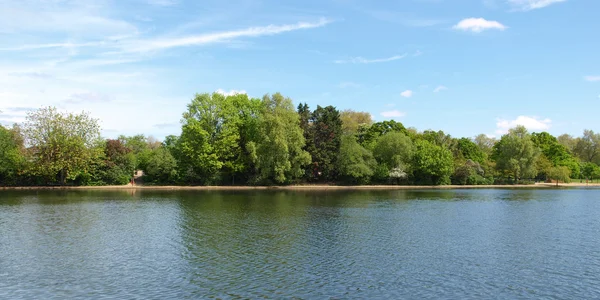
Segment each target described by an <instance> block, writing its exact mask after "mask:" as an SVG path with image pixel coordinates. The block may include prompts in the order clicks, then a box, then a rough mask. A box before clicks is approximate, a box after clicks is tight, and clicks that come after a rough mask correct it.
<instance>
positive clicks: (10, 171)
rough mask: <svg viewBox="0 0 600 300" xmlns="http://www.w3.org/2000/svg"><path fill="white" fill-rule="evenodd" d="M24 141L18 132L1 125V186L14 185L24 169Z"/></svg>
mask: <svg viewBox="0 0 600 300" xmlns="http://www.w3.org/2000/svg"><path fill="white" fill-rule="evenodd" d="M22 143H23V142H22V139H21V137H20V135H19V133H18V132H17V131H16V130H9V129H6V128H4V127H3V126H1V125H0V185H13V184H15V183H16V181H17V180H18V178H17V177H18V176H19V173H20V172H21V170H22V169H23V167H24V164H25V157H24V156H23V151H22V149H23V145H22Z"/></svg>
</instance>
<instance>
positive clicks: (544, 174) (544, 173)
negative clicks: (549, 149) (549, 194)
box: [535, 154, 555, 181]
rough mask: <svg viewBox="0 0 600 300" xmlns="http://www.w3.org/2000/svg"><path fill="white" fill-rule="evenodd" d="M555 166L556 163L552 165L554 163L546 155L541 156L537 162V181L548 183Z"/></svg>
mask: <svg viewBox="0 0 600 300" xmlns="http://www.w3.org/2000/svg"><path fill="white" fill-rule="evenodd" d="M554 166H555V165H554V163H552V161H550V160H549V159H548V158H547V157H546V155H544V154H541V155H540V156H539V157H538V159H537V161H536V162H535V168H536V170H537V177H536V179H540V180H543V181H546V180H547V179H548V174H549V173H550V169H552V167H554Z"/></svg>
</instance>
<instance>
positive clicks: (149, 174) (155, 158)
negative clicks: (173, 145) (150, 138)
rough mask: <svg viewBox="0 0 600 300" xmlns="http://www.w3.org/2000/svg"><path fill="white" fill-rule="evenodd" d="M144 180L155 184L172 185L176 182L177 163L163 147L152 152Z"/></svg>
mask: <svg viewBox="0 0 600 300" xmlns="http://www.w3.org/2000/svg"><path fill="white" fill-rule="evenodd" d="M144 179H145V180H147V181H149V182H153V183H157V184H173V183H176V182H177V161H176V160H175V158H174V157H173V155H172V154H171V152H170V151H169V150H168V149H167V148H166V147H164V146H161V147H158V148H156V149H154V150H152V152H151V154H150V156H149V158H148V163H147V166H146V169H144Z"/></svg>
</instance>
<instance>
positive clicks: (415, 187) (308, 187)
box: [0, 183, 600, 191]
mask: <svg viewBox="0 0 600 300" xmlns="http://www.w3.org/2000/svg"><path fill="white" fill-rule="evenodd" d="M557 187H558V188H569V187H590V188H593V187H600V183H590V184H585V183H561V184H559V185H558V186H556V184H555V183H536V184H527V185H525V184H517V185H436V186H431V185H348V186H345V185H287V186H148V185H135V186H132V185H130V184H128V185H106V186H21V187H16V186H15V187H0V190H182V191H183V190H190V191H193V190H199V191H202V190H205V191H218V190H221V191H246V190H247V191H249V190H284V191H285V190H290V191H302V190H305V191H309V190H451V189H547V188H557Z"/></svg>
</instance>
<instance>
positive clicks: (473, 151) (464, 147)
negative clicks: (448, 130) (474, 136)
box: [457, 138, 487, 165]
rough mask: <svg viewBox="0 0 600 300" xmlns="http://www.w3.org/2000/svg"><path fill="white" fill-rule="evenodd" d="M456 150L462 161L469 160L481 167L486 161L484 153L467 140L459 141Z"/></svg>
mask: <svg viewBox="0 0 600 300" xmlns="http://www.w3.org/2000/svg"><path fill="white" fill-rule="evenodd" d="M457 149H458V152H459V154H460V156H461V158H462V159H470V160H472V161H474V162H477V163H479V164H481V165H482V164H484V163H485V162H486V160H487V155H486V153H485V152H484V151H483V150H482V149H481V148H479V147H478V146H477V144H475V143H474V142H473V141H471V140H470V139H468V138H461V139H459V140H458V141H457Z"/></svg>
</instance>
